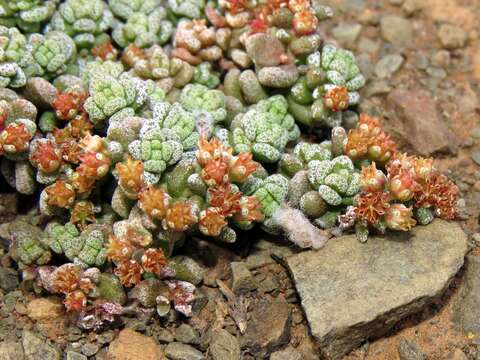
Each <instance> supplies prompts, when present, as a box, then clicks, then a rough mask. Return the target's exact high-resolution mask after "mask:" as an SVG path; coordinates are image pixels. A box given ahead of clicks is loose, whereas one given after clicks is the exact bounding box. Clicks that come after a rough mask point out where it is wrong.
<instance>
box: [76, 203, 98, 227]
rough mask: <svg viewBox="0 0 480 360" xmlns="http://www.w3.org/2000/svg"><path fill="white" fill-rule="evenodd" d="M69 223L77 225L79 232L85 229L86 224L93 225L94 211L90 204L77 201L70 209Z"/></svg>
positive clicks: (94, 220)
mask: <svg viewBox="0 0 480 360" xmlns="http://www.w3.org/2000/svg"><path fill="white" fill-rule="evenodd" d="M70 222H71V223H72V224H75V225H77V226H78V228H79V229H81V230H83V229H85V228H86V227H87V225H88V224H92V223H95V222H96V219H95V211H94V207H93V204H92V202H90V201H85V200H82V201H78V202H77V203H76V204H75V206H74V207H73V209H72V213H71V215H70Z"/></svg>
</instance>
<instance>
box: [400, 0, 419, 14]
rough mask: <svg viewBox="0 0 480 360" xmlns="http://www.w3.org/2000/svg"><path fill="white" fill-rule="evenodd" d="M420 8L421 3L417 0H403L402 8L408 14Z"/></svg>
mask: <svg viewBox="0 0 480 360" xmlns="http://www.w3.org/2000/svg"><path fill="white" fill-rule="evenodd" d="M420 9H421V5H420V3H419V2H418V0H405V2H404V3H403V6H402V10H403V11H405V13H406V14H407V15H408V16H410V15H413V14H414V13H415V12H417V11H419V10H420Z"/></svg>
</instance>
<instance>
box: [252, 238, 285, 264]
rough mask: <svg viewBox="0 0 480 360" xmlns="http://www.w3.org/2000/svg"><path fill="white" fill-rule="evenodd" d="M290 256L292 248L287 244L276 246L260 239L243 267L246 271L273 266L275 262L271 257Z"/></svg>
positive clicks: (276, 244)
mask: <svg viewBox="0 0 480 360" xmlns="http://www.w3.org/2000/svg"><path fill="white" fill-rule="evenodd" d="M291 254H293V251H292V248H291V247H289V246H288V245H287V244H278V243H274V242H271V241H268V240H265V239H260V240H259V241H258V242H256V243H255V244H254V245H253V247H252V250H251V252H250V255H248V256H247V258H246V259H245V265H246V266H247V268H248V269H250V270H253V269H256V268H259V267H262V266H265V265H269V264H273V263H274V262H275V260H273V258H272V255H275V256H278V257H281V258H283V257H286V256H288V255H291Z"/></svg>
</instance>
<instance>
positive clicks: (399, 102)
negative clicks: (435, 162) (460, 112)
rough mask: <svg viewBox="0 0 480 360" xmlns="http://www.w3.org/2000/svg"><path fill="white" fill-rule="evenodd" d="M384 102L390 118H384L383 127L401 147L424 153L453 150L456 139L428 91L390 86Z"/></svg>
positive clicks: (455, 146)
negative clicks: (391, 88)
mask: <svg viewBox="0 0 480 360" xmlns="http://www.w3.org/2000/svg"><path fill="white" fill-rule="evenodd" d="M387 106H388V108H389V109H390V110H391V114H390V115H391V118H390V121H385V129H386V131H387V132H389V133H391V134H392V136H393V137H394V139H395V140H396V141H397V142H398V144H399V145H400V147H401V148H402V149H403V150H407V151H412V152H414V153H417V154H420V155H424V156H428V155H432V154H434V153H453V152H455V151H456V149H457V146H458V144H457V141H456V140H455V138H454V137H453V136H452V133H451V131H450V130H449V129H448V126H447V124H446V123H445V120H444V119H443V117H442V116H441V114H440V113H439V112H438V106H437V104H436V102H435V100H434V99H433V98H432V97H431V95H430V93H429V92H428V91H426V90H421V89H414V90H407V89H397V90H394V91H392V92H391V93H390V95H389V96H388V98H387Z"/></svg>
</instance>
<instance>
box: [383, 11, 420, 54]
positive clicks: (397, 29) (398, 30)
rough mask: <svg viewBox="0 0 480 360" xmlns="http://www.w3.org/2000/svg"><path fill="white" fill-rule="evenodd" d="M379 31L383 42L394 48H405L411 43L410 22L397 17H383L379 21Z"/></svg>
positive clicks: (411, 31)
mask: <svg viewBox="0 0 480 360" xmlns="http://www.w3.org/2000/svg"><path fill="white" fill-rule="evenodd" d="M380 31H381V33H382V37H383V39H384V40H386V41H388V42H390V43H392V44H393V45H394V46H396V47H403V46H407V45H409V44H411V43H412V41H413V35H414V34H413V27H412V24H411V22H410V21H409V20H408V19H405V18H404V17H401V16H397V15H385V16H383V17H382V19H381V20H380Z"/></svg>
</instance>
